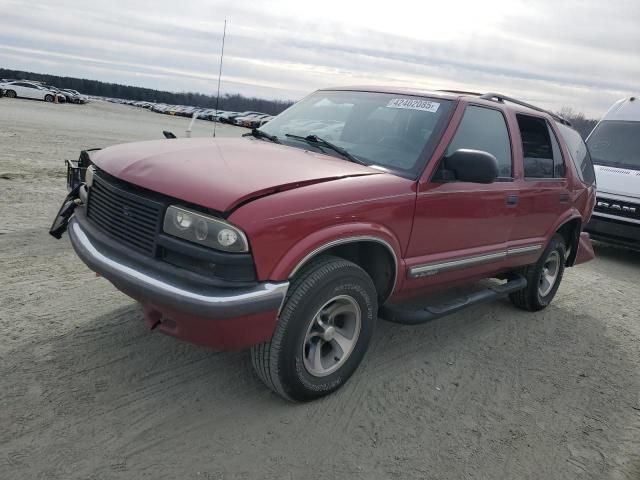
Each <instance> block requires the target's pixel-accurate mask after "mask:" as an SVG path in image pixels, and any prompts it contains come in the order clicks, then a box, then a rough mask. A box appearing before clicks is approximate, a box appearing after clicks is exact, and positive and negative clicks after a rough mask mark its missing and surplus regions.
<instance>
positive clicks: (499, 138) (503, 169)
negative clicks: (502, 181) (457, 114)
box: [446, 105, 511, 178]
mask: <svg viewBox="0 0 640 480" xmlns="http://www.w3.org/2000/svg"><path fill="white" fill-rule="evenodd" d="M461 148H468V149H472V150H482V151H484V152H489V153H490V154H492V155H493V156H494V157H496V160H498V176H500V177H502V178H505V177H506V178H508V177H511V141H510V140H509V131H508V130H507V124H506V122H505V119H504V116H503V115H502V113H501V112H500V111H498V110H493V109H491V108H484V107H478V106H475V105H470V106H468V107H467V108H466V109H465V111H464V116H463V117H462V121H461V122H460V126H459V127H458V130H457V132H456V135H455V136H454V137H453V140H452V141H451V144H450V145H449V148H447V153H446V156H449V155H451V154H452V153H453V152H455V151H456V150H459V149H461Z"/></svg>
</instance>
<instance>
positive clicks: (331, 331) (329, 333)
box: [322, 326, 336, 342]
mask: <svg viewBox="0 0 640 480" xmlns="http://www.w3.org/2000/svg"><path fill="white" fill-rule="evenodd" d="M335 333H336V329H335V327H333V326H329V327H327V328H325V329H324V333H323V334H322V339H323V340H324V341H325V342H330V341H331V340H333V337H334V335H335Z"/></svg>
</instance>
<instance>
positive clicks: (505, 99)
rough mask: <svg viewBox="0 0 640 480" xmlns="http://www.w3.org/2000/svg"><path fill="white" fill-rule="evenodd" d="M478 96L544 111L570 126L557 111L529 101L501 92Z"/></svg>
mask: <svg viewBox="0 0 640 480" xmlns="http://www.w3.org/2000/svg"><path fill="white" fill-rule="evenodd" d="M480 98H482V99H483V100H493V101H497V102H510V103H515V104H516V105H520V106H522V107H526V108H530V109H531V110H535V111H536V112H542V113H546V114H547V115H551V117H552V118H553V119H554V120H557V121H558V122H560V123H562V124H563V125H567V126H568V127H570V126H571V122H570V121H569V120H567V119H566V118H562V117H561V116H560V115H558V114H557V113H553V112H550V111H549V110H545V109H544V108H540V107H536V106H535V105H531V104H530V103H526V102H523V101H521V100H517V99H515V98H511V97H507V96H506V95H502V94H501V93H493V92H490V93H485V94H484V95H480Z"/></svg>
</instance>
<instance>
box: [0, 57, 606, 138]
mask: <svg viewBox="0 0 640 480" xmlns="http://www.w3.org/2000/svg"><path fill="white" fill-rule="evenodd" d="M0 78H7V79H17V80H37V81H40V82H45V83H47V84H49V85H53V86H55V87H58V88H72V89H74V90H78V91H79V92H81V93H83V94H85V95H95V96H99V97H112V98H122V99H125V100H141V101H146V102H157V103H169V104H172V105H190V106H195V107H205V108H215V106H216V97H214V96H212V95H204V94H202V93H194V92H178V93H177V92H167V91H162V90H154V89H152V88H143V87H134V86H131V85H121V84H119V83H107V82H101V81H98V80H88V79H86V78H74V77H60V76H57V75H47V74H42V73H33V72H24V71H21V70H8V69H5V68H0ZM292 103H293V102H291V101H286V100H266V99H264V98H257V97H245V96H244V95H240V94H238V93H236V94H225V95H223V96H221V97H220V105H219V108H220V109H221V110H230V111H235V112H242V111H245V110H253V111H257V112H264V113H269V114H271V115H276V114H278V113H280V112H282V111H283V110H285V109H286V108H288V107H289V106H290V105H292ZM558 114H559V115H561V116H562V117H564V118H566V119H567V120H569V121H570V122H571V124H572V125H573V128H575V129H576V130H577V131H578V133H580V135H582V138H585V139H586V138H587V136H588V135H589V133H591V130H593V127H595V125H596V123H598V122H597V120H594V119H591V118H587V117H586V116H585V115H584V113H581V112H577V111H576V110H574V109H573V108H571V107H563V108H562V109H561V110H560V111H559V112H558Z"/></svg>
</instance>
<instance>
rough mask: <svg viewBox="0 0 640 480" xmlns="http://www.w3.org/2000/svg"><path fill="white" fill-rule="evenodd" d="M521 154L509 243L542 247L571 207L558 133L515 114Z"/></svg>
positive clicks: (544, 123)
mask: <svg viewBox="0 0 640 480" xmlns="http://www.w3.org/2000/svg"><path fill="white" fill-rule="evenodd" d="M516 118H517V124H518V127H519V131H520V141H521V147H522V155H523V166H524V171H523V178H522V179H520V181H519V182H518V186H519V188H520V195H519V202H518V207H517V209H516V212H517V217H516V220H515V222H514V225H513V231H512V234H511V240H512V241H514V242H517V243H526V244H529V245H532V244H533V245H535V244H537V245H541V246H542V245H543V244H544V239H545V237H546V236H547V235H548V233H549V232H550V230H551V229H552V228H553V227H554V225H555V224H556V222H557V220H558V218H559V217H560V216H561V215H562V214H563V213H564V212H566V211H567V210H568V209H569V208H570V205H571V203H570V201H571V196H570V192H569V188H568V183H567V179H566V165H565V159H564V158H563V155H562V150H561V148H560V143H559V142H558V137H557V133H556V132H555V130H554V129H553V127H552V126H551V124H550V123H549V122H548V121H547V120H546V119H545V118H543V117H538V116H535V115H528V114H527V115H525V114H520V113H518V114H516Z"/></svg>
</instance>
